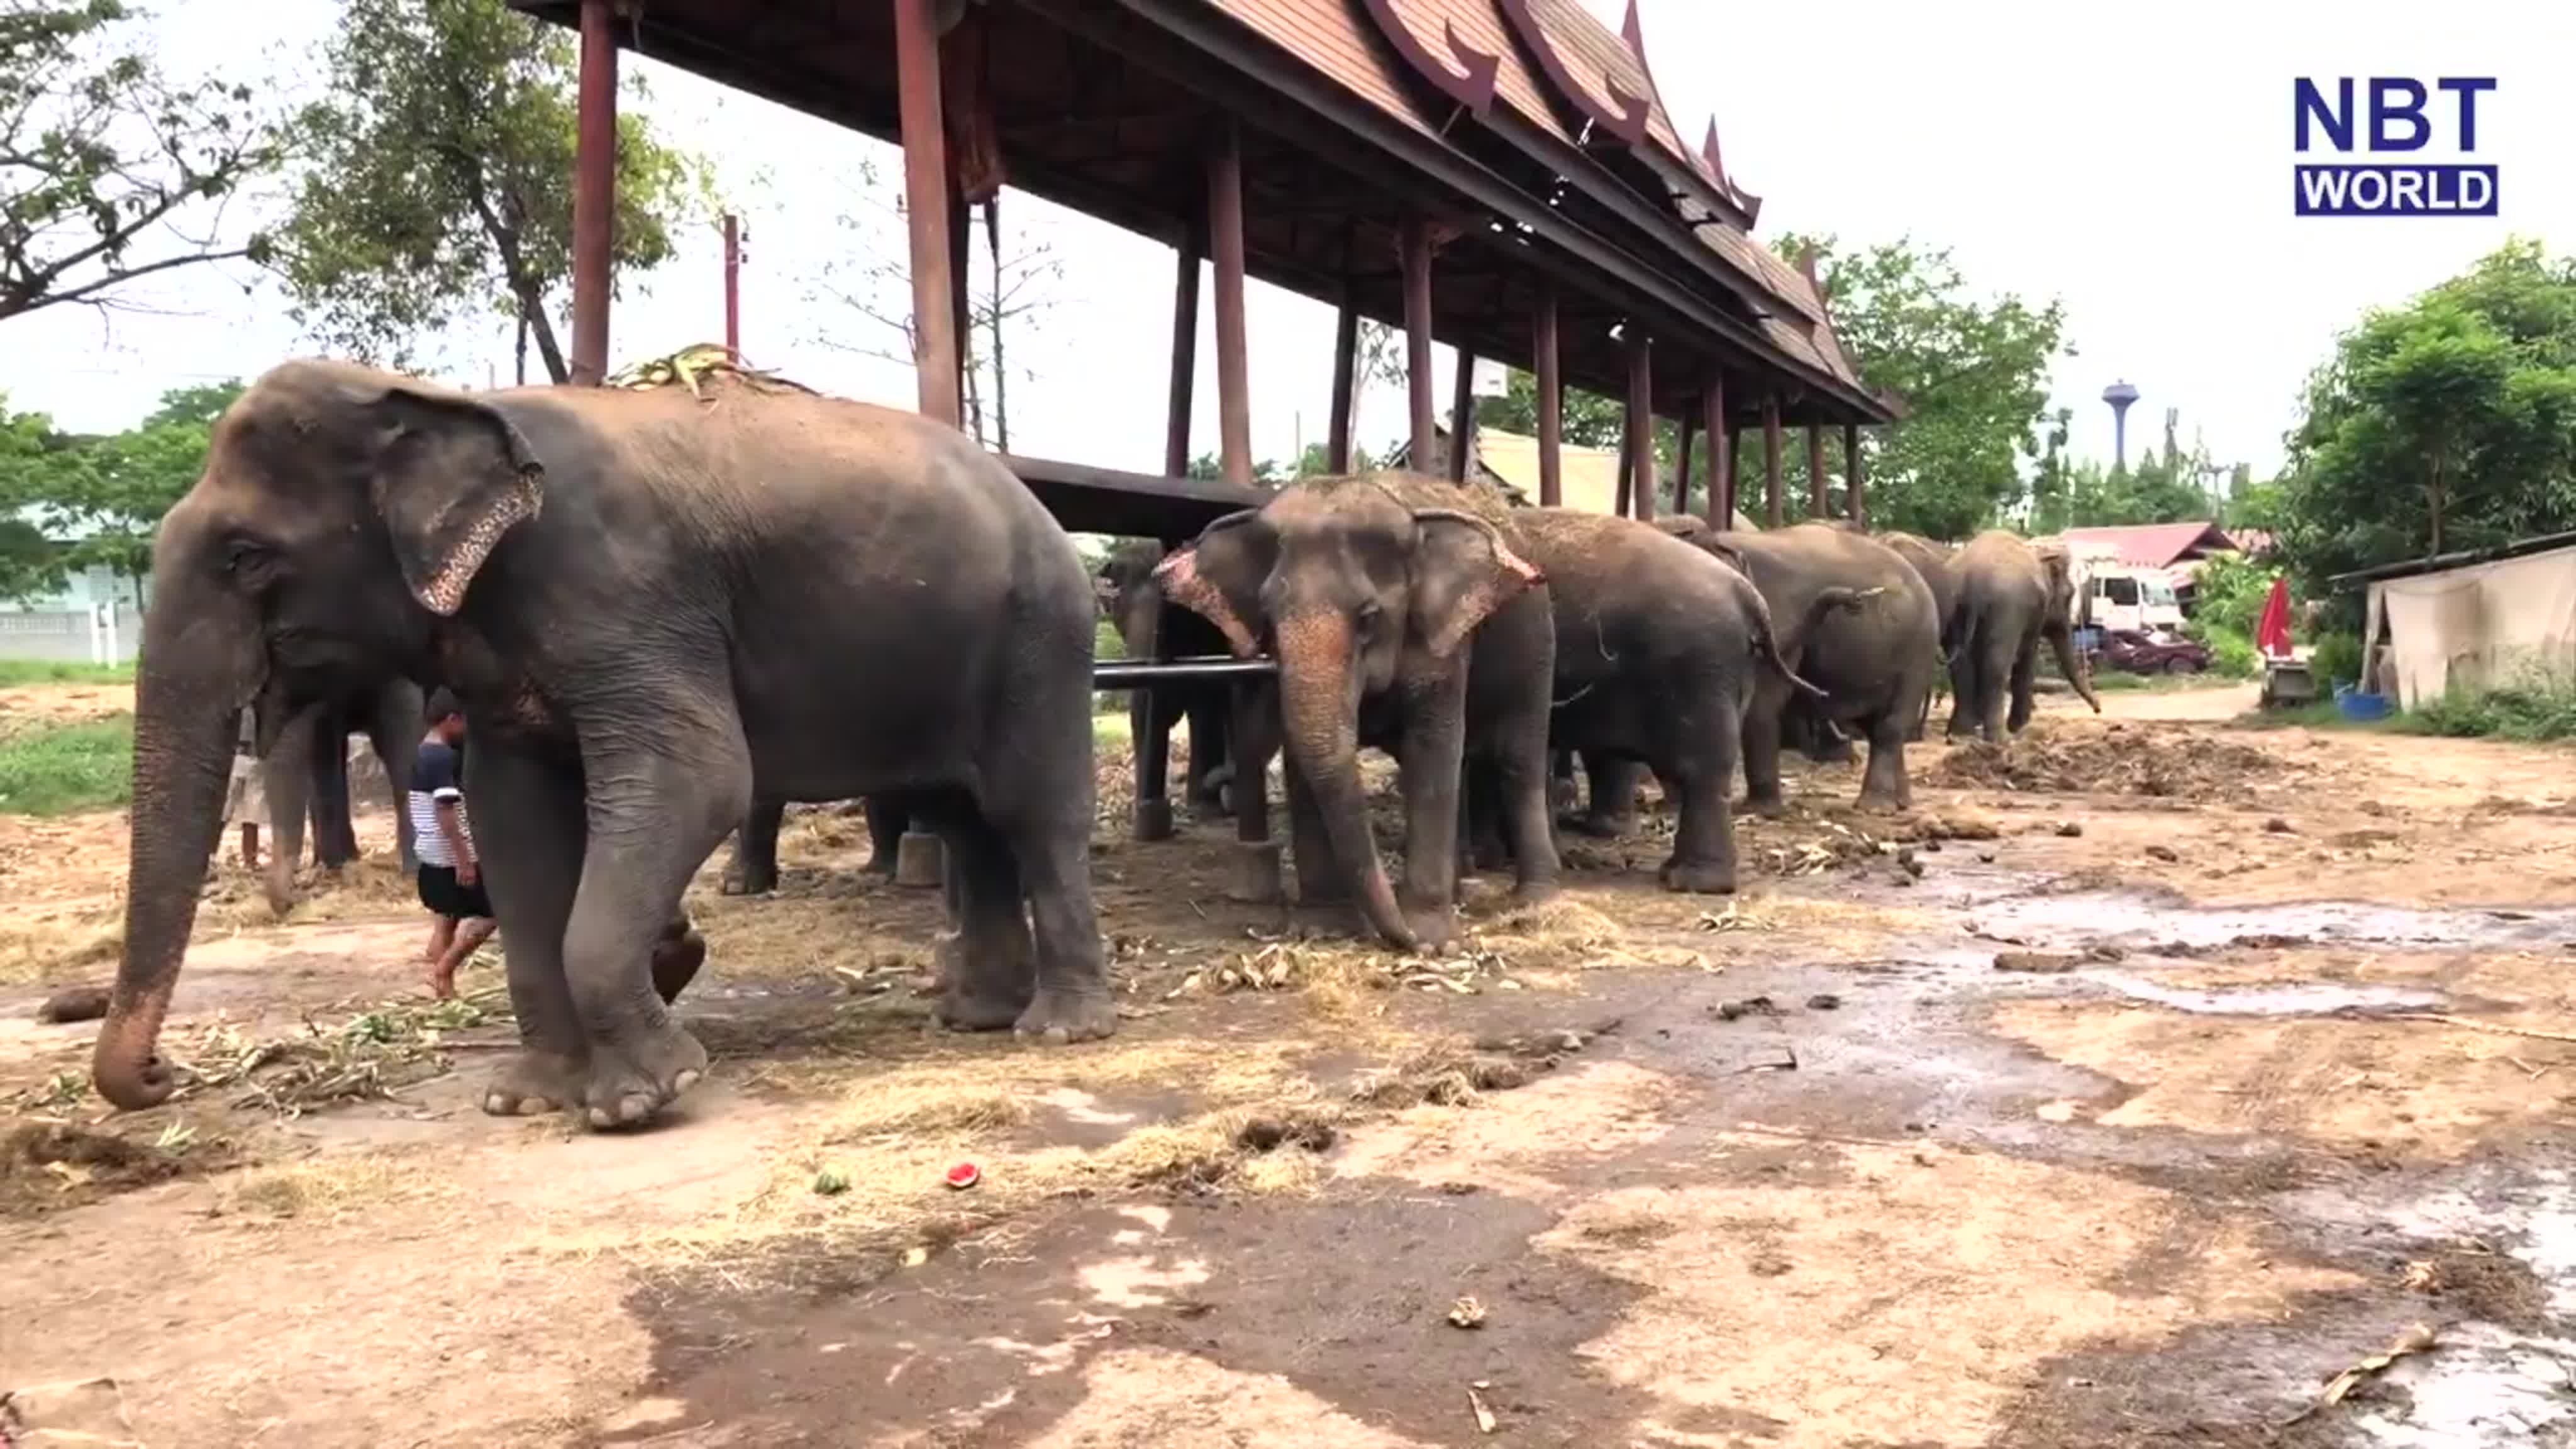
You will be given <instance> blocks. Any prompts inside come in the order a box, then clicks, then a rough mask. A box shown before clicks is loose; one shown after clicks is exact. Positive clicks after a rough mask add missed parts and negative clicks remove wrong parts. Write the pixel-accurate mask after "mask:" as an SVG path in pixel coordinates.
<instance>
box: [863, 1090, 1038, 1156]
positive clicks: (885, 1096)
mask: <svg viewBox="0 0 2576 1449" xmlns="http://www.w3.org/2000/svg"><path fill="white" fill-rule="evenodd" d="M1028 1120H1029V1104H1028V1094H1027V1093H1026V1092H1025V1091H1017V1090H1010V1091H1006V1090H1004V1089H1002V1088H999V1087H958V1086H954V1085H948V1084H934V1083H930V1082H899V1083H895V1084H892V1085H890V1086H889V1085H881V1086H878V1087H875V1088H872V1089H870V1090H869V1091H868V1092H867V1093H866V1095H865V1096H863V1097H862V1098H860V1099H859V1100H858V1101H857V1102H855V1103H853V1104H851V1106H850V1107H849V1108H847V1109H846V1110H844V1111H842V1112H840V1113H839V1114H837V1115H835V1116H834V1117H833V1119H832V1123H831V1126H830V1127H829V1128H827V1129H826V1131H825V1133H824V1136H823V1140H824V1141H825V1142H827V1143H842V1142H863V1141H867V1140H870V1139H873V1138H878V1137H893V1136H906V1137H916V1138H922V1137H929V1138H936V1137H950V1136H963V1137H978V1136H984V1135H989V1134H992V1133H997V1132H1004V1131H1008V1130H1009V1129H1011V1128H1014V1127H1018V1126H1021V1125H1023V1124H1025V1123H1026V1122H1027V1121H1028Z"/></svg>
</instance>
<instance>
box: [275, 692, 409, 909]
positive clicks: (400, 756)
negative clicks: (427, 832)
mask: <svg viewBox="0 0 2576 1449" xmlns="http://www.w3.org/2000/svg"><path fill="white" fill-rule="evenodd" d="M421 702H422V696H421V691H420V686H419V685H416V684H414V683H412V682H411V681H410V680H408V679H391V680H387V681H385V682H384V683H382V684H380V685H377V686H375V687H374V688H368V689H356V690H350V691H347V692H345V693H343V694H341V695H339V696H338V697H336V698H332V699H326V700H323V701H321V702H319V703H317V704H314V705H312V706H311V707H309V708H307V709H305V710H304V711H302V712H301V713H299V714H297V715H296V717H295V718H294V719H292V720H289V721H287V723H286V725H285V727H284V728H283V729H281V730H280V731H278V734H277V740H276V743H274V744H273V745H271V746H270V747H269V748H268V750H267V752H266V754H264V755H263V756H262V757H261V760H260V784H261V787H262V790H263V791H264V793H266V794H267V796H268V822H269V853H268V867H267V873H266V880H265V882H264V884H265V887H266V890H267V895H268V904H269V908H270V909H271V910H273V911H275V912H277V913H278V914H280V915H283V914H285V913H286V911H287V910H288V909H289V908H290V907H292V906H293V905H294V903H295V885H294V876H295V868H296V866H297V865H298V864H300V863H301V862H302V861H303V859H304V830H305V823H306V821H307V820H308V819H309V820H310V821H311V822H312V827H313V860H314V863H315V864H316V865H319V866H320V867H321V868H322V869H324V870H338V869H340V868H341V867H343V866H345V865H347V864H348V863H349V862H350V861H352V860H355V859H356V858H357V855H358V833H357V828H356V825H355V823H354V822H353V820H352V819H351V814H350V811H351V802H350V799H349V736H351V735H364V736H366V739H367V743H368V745H369V746H370V747H371V748H372V749H374V751H375V753H376V761H377V763H379V764H381V765H382V766H383V767H384V771H385V787H386V792H387V794H388V795H389V796H390V797H391V800H392V804H393V812H394V851H395V854H396V855H397V856H398V857H399V858H400V859H401V861H402V869H403V873H404V874H405V875H409V874H411V872H412V870H413V868H414V867H415V866H416V865H418V864H419V859H420V858H419V856H418V855H417V854H416V853H415V851H414V849H413V845H412V827H411V809H410V795H411V766H412V760H413V758H414V757H415V756H417V755H418V754H419V753H420V740H421V735H422V732H423V731H424V730H425V729H426V728H427V722H426V721H424V720H423V719H422V718H421Z"/></svg>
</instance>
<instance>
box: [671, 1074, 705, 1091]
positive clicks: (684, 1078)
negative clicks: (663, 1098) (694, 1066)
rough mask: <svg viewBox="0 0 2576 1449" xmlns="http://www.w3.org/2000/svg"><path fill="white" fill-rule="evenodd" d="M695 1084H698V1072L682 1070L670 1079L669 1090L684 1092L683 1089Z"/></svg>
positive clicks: (685, 1089)
mask: <svg viewBox="0 0 2576 1449" xmlns="http://www.w3.org/2000/svg"><path fill="white" fill-rule="evenodd" d="M697 1084H698V1074H697V1073H695V1072H682V1073H680V1074H679V1075H678V1076H676V1077H673V1078H672V1079H671V1091H672V1092H673V1093H674V1094H677V1093H680V1092H685V1091H687V1090H689V1089H690V1088H691V1087H694V1086H696V1085H697Z"/></svg>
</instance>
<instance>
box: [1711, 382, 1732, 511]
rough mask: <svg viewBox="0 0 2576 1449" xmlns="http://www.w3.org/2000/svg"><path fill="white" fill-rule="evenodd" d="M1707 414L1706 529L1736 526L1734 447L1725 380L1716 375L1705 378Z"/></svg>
mask: <svg viewBox="0 0 2576 1449" xmlns="http://www.w3.org/2000/svg"><path fill="white" fill-rule="evenodd" d="M1703 411H1705V412H1706V413H1707V415H1708V421H1707V428H1708V526H1709V527H1711V528H1733V527H1734V526H1735V447H1734V440H1733V439H1732V438H1731V437H1729V436H1728V434H1727V430H1726V379H1725V377H1723V376H1722V375H1720V374H1718V373H1714V372H1712V373H1710V374H1709V375H1708V396H1707V398H1706V399H1704V401H1703Z"/></svg>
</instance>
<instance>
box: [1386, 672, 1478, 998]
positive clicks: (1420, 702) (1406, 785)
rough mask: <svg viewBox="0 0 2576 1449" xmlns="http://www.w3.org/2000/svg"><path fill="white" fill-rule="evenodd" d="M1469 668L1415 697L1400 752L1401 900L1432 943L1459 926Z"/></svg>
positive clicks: (1416, 930) (1442, 942) (1420, 936)
mask: <svg viewBox="0 0 2576 1449" xmlns="http://www.w3.org/2000/svg"><path fill="white" fill-rule="evenodd" d="M1466 712H1467V672H1466V670H1465V669H1463V668H1461V669H1456V670H1453V671H1451V673H1450V676H1449V678H1447V679H1445V680H1442V681H1440V682H1439V683H1438V684H1436V685H1434V686H1432V687H1431V688H1429V689H1426V690H1423V691H1421V692H1419V693H1417V694H1415V695H1414V697H1413V699H1412V701H1411V707H1410V708H1409V709H1408V710H1407V711H1406V714H1405V722H1404V740H1403V744H1402V746H1401V748H1400V750H1399V752H1398V760H1399V765H1400V767H1401V769H1402V771H1403V790H1404V884H1403V885H1402V886H1401V887H1400V888H1399V889H1398V891H1397V893H1396V902H1397V904H1398V905H1399V906H1401V907H1402V908H1403V909H1404V912H1405V916H1406V918H1407V921H1408V923H1409V924H1410V925H1411V926H1412V927H1413V934H1414V937H1415V939H1416V940H1418V941H1419V942H1420V943H1421V944H1422V945H1423V946H1424V947H1425V948H1427V949H1431V950H1438V949H1439V948H1441V947H1443V946H1446V945H1448V944H1449V941H1450V939H1451V938H1452V937H1453V936H1455V935H1456V934H1457V929H1458V904H1457V901H1458V808H1459V795H1460V790H1459V786H1460V783H1461V781H1460V779H1459V776H1460V774H1461V773H1462V772H1463V770H1464V768H1465V765H1466V739H1467V720H1466Z"/></svg>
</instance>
